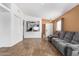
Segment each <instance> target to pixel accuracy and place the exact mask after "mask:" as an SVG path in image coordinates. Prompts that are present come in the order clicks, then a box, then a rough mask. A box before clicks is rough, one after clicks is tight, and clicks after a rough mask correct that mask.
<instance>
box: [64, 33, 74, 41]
mask: <svg viewBox="0 0 79 59" xmlns="http://www.w3.org/2000/svg"><path fill="white" fill-rule="evenodd" d="M73 35H74V32H66V34H65V36H64V40H65V41H67V42H71V40H72V39H73Z"/></svg>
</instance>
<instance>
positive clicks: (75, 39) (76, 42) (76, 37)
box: [71, 32, 79, 44]
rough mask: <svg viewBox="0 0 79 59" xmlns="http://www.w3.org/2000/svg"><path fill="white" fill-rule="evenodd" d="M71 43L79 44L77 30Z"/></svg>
mask: <svg viewBox="0 0 79 59" xmlns="http://www.w3.org/2000/svg"><path fill="white" fill-rule="evenodd" d="M71 43H73V44H79V32H76V33H75V35H74V36H73V39H72V41H71Z"/></svg>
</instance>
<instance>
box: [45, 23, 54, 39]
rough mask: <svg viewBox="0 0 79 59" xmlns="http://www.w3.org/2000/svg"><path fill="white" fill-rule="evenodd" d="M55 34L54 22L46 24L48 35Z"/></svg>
mask: <svg viewBox="0 0 79 59" xmlns="http://www.w3.org/2000/svg"><path fill="white" fill-rule="evenodd" d="M51 34H53V24H46V37H47V36H49V35H51Z"/></svg>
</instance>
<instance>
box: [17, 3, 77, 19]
mask: <svg viewBox="0 0 79 59" xmlns="http://www.w3.org/2000/svg"><path fill="white" fill-rule="evenodd" d="M16 5H17V6H18V7H19V8H20V9H21V10H22V11H23V13H24V14H25V15H28V16H32V17H37V18H42V17H45V18H47V19H51V18H52V19H54V18H57V17H59V16H61V15H62V14H64V13H65V12H67V11H68V10H70V9H72V8H73V7H75V6H76V5H77V4H76V3H16Z"/></svg>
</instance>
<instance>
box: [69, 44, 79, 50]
mask: <svg viewBox="0 0 79 59" xmlns="http://www.w3.org/2000/svg"><path fill="white" fill-rule="evenodd" d="M67 46H68V47H70V48H72V49H73V50H77V51H79V44H71V43H69V44H68V45H67Z"/></svg>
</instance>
